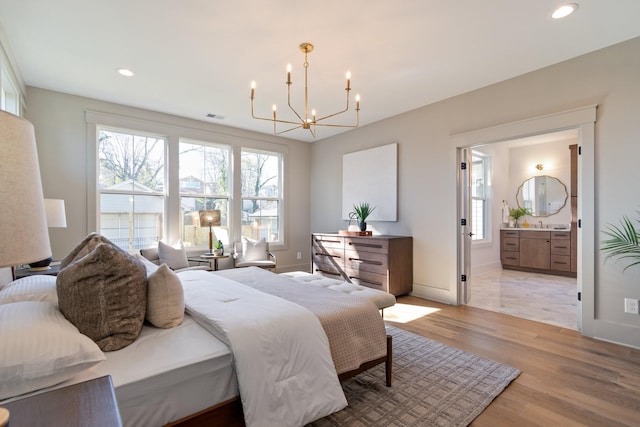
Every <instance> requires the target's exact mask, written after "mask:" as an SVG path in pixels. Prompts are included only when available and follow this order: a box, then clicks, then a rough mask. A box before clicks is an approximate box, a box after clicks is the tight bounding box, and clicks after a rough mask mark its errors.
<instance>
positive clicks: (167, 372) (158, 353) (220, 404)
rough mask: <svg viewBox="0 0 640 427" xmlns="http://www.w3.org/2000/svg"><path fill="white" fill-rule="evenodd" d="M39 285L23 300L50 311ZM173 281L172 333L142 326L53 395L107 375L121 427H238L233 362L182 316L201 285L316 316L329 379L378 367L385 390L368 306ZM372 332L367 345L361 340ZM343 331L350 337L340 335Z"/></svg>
mask: <svg viewBox="0 0 640 427" xmlns="http://www.w3.org/2000/svg"><path fill="white" fill-rule="evenodd" d="M46 277H49V276H33V277H32V278H30V279H29V280H30V281H31V282H34V281H39V285H38V286H36V287H37V288H38V290H37V291H32V292H29V293H28V294H29V295H30V297H29V298H34V295H40V293H43V294H46V297H42V295H40V296H37V297H35V298H36V299H35V300H36V301H39V303H40V304H45V303H46V304H50V305H51V304H55V298H54V296H53V294H52V292H51V287H52V284H51V279H50V278H49V279H46ZM178 277H180V280H181V281H182V282H183V286H184V288H185V301H187V314H186V315H185V316H184V320H183V322H182V324H180V326H177V327H174V328H170V329H160V328H155V327H153V326H150V325H148V324H145V326H144V327H143V328H142V332H141V333H140V335H139V336H138V338H137V339H136V340H135V341H134V342H133V343H132V344H130V345H128V346H127V347H125V348H123V349H121V350H118V351H111V352H104V358H105V359H106V360H104V361H102V362H99V363H96V364H95V365H94V366H91V367H89V368H88V369H84V370H82V372H79V373H77V374H76V375H74V376H72V377H71V378H69V379H67V380H66V381H63V382H61V383H58V384H56V385H54V386H53V387H61V386H65V385H70V384H73V383H77V382H81V381H85V380H88V379H91V378H96V377H100V376H103V375H111V377H112V381H113V384H114V389H115V393H116V398H117V400H118V405H119V409H120V412H121V415H122V419H123V422H124V425H126V426H143V425H144V426H149V425H157V426H162V425H183V426H189V425H242V424H243V421H242V417H243V411H242V402H243V401H244V396H243V399H240V397H239V396H240V395H241V390H240V387H239V384H238V375H237V372H236V371H235V364H234V363H237V362H238V359H236V357H235V356H234V353H233V351H232V350H231V349H230V348H229V347H228V345H227V344H228V343H227V342H226V340H225V338H224V337H216V336H215V335H216V334H215V333H213V332H212V330H211V329H210V328H209V327H207V326H206V325H204V326H203V324H202V321H201V319H198V321H196V319H197V318H198V316H199V315H198V314H197V313H195V314H193V315H191V314H189V312H190V310H189V302H188V300H189V297H188V294H189V293H190V291H188V290H187V289H188V288H189V286H190V285H189V284H187V282H201V283H200V284H199V285H198V286H200V287H203V288H205V289H207V290H208V287H210V286H211V283H212V282H213V281H218V282H221V285H220V286H221V289H223V291H224V292H227V291H228V288H230V287H232V286H230V283H238V284H242V285H243V286H246V287H249V288H251V290H246V291H243V292H248V293H249V294H253V293H255V292H257V293H265V292H266V293H267V295H268V296H265V297H264V298H277V299H286V300H288V301H293V302H294V303H295V304H296V305H300V306H302V307H305V310H309V311H311V312H313V313H314V315H315V316H317V318H318V320H319V323H320V324H321V325H322V328H323V330H324V331H325V332H326V335H327V337H328V342H329V347H330V351H331V359H332V361H333V364H334V366H335V373H334V375H335V374H337V375H338V378H339V379H340V380H344V379H346V378H349V377H351V376H353V375H355V374H357V373H359V372H361V371H362V370H365V369H368V368H370V367H372V366H375V365H377V364H380V363H386V367H387V376H386V383H387V385H390V384H391V341H390V337H387V336H386V333H385V329H384V323H383V322H382V319H381V317H380V315H379V313H378V308H377V307H376V306H375V304H373V303H371V302H368V301H363V300H362V299H358V298H354V297H352V296H349V295H345V294H341V293H339V292H335V291H332V290H327V289H321V288H316V287H305V289H303V290H302V292H297V293H296V292H291V289H292V288H300V286H299V285H297V284H295V282H293V283H292V282H291V280H292V279H290V278H287V277H283V276H280V275H277V274H274V273H271V272H268V271H265V270H263V269H259V268H248V269H236V270H224V271H220V272H217V273H209V272H204V271H198V272H196V271H193V272H192V271H189V272H184V273H180V274H178ZM21 280H25V279H21ZM210 281H211V282H210ZM53 286H54V287H55V284H54V285H53ZM234 286H235V285H234ZM307 288H314V289H307ZM2 292H3V291H0V294H1V293H2ZM194 298H195V299H196V301H198V300H199V299H201V295H199V294H196V296H195V297H194ZM4 302H6V301H4ZM9 302H12V301H9ZM2 303H3V301H2V296H1V295H0V304H2ZM24 304H26V303H24ZM204 305H206V306H208V305H210V304H206V303H205V304H204ZM49 308H50V307H49ZM345 313H346V314H345ZM345 325H348V326H346V327H345ZM372 325H373V326H372ZM372 330H373V331H374V332H373V336H374V338H373V339H369V338H366V336H367V335H366V334H369V333H371V331H372ZM336 331H337V332H336ZM344 331H350V333H349V334H347V335H344V334H343V332H344ZM367 331H368V332H367ZM354 334H355V335H354ZM359 334H364V335H359ZM354 337H355V338H354ZM220 338H222V339H220ZM372 342H373V343H372ZM381 381H384V379H382V378H381ZM47 389H48V388H44V389H43V391H46V390H47ZM11 399H12V398H9V399H8V400H11ZM245 416H246V414H245Z"/></svg>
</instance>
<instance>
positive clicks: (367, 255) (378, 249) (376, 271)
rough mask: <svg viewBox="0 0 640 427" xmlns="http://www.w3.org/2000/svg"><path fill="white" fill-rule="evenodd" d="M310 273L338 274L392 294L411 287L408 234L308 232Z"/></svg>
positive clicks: (411, 252)
mask: <svg viewBox="0 0 640 427" xmlns="http://www.w3.org/2000/svg"><path fill="white" fill-rule="evenodd" d="M311 242H312V244H311V254H312V273H314V274H322V275H325V276H327V277H332V278H339V277H342V278H344V280H346V281H348V282H350V283H356V284H359V285H362V286H367V287H369V288H373V289H378V290H381V291H385V292H389V293H390V294H393V295H395V296H398V295H403V294H407V293H409V292H411V291H412V290H413V239H412V238H411V237H410V236H386V235H378V236H361V237H350V236H343V235H340V234H339V233H338V234H336V233H314V234H313V235H312V236H311Z"/></svg>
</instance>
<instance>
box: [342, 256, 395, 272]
mask: <svg viewBox="0 0 640 427" xmlns="http://www.w3.org/2000/svg"><path fill="white" fill-rule="evenodd" d="M388 265H389V262H388V257H387V254H386V253H376V252H363V251H350V250H345V251H344V266H345V268H349V269H352V270H359V271H370V272H372V273H378V274H387V266H388Z"/></svg>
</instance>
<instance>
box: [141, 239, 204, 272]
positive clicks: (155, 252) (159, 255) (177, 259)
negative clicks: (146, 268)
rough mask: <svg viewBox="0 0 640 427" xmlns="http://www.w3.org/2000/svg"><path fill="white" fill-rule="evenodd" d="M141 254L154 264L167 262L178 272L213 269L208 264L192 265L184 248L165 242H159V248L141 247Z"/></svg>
mask: <svg viewBox="0 0 640 427" xmlns="http://www.w3.org/2000/svg"><path fill="white" fill-rule="evenodd" d="M140 255H142V256H143V257H144V258H146V259H147V260H149V261H151V263H153V264H156V265H160V264H167V266H168V267H169V268H170V269H172V270H174V271H176V272H177V271H186V270H211V269H210V268H209V267H208V266H194V267H192V266H190V265H189V261H188V260H187V254H186V252H185V251H184V248H175V247H173V246H170V245H167V244H165V243H163V242H158V247H157V248H146V249H140Z"/></svg>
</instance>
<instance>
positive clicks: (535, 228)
mask: <svg viewBox="0 0 640 427" xmlns="http://www.w3.org/2000/svg"><path fill="white" fill-rule="evenodd" d="M500 230H515V231H518V230H520V231H571V227H564V228H563V227H549V228H539V227H533V226H531V227H502V228H501V229H500Z"/></svg>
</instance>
